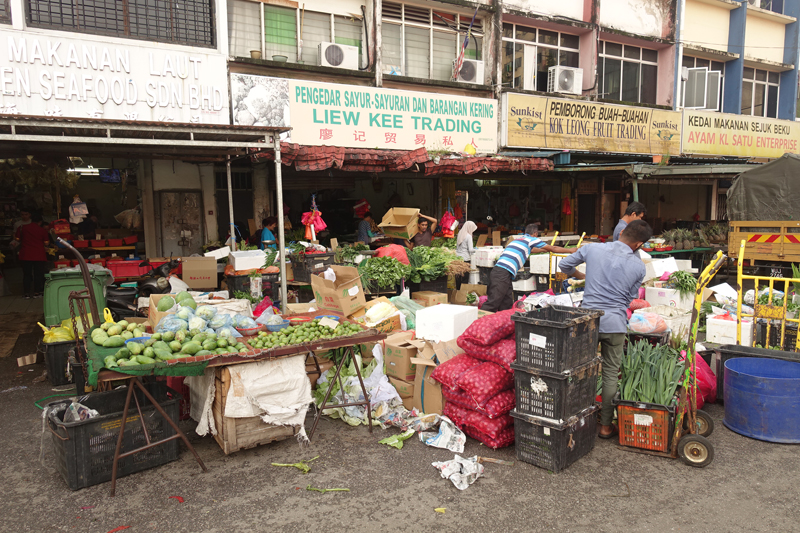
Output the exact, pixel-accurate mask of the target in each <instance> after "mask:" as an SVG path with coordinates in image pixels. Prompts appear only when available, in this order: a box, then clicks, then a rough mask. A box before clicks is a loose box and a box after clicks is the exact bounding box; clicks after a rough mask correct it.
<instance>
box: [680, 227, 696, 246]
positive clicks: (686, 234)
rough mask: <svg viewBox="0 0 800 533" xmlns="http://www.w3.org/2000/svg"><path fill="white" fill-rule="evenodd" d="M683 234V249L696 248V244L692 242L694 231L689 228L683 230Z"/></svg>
mask: <svg viewBox="0 0 800 533" xmlns="http://www.w3.org/2000/svg"><path fill="white" fill-rule="evenodd" d="M681 236H682V237H683V249H684V250H691V249H692V248H694V244H692V240H691V239H692V232H690V231H689V230H685V229H684V230H681Z"/></svg>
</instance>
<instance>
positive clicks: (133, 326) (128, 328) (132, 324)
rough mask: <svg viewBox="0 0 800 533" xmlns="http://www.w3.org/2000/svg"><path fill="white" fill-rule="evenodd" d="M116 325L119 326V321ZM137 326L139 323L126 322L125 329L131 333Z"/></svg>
mask: <svg viewBox="0 0 800 533" xmlns="http://www.w3.org/2000/svg"><path fill="white" fill-rule="evenodd" d="M117 325H118V326H121V325H122V323H121V322H120V323H118V324H117ZM138 327H139V324H136V323H131V324H128V327H126V328H125V329H127V330H128V331H130V332H131V333H133V330H135V329H136V328H138Z"/></svg>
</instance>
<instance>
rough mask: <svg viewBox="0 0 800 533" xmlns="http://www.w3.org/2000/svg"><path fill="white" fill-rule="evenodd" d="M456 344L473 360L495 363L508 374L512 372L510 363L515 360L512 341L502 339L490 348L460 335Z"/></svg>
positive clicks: (515, 346) (515, 354)
mask: <svg viewBox="0 0 800 533" xmlns="http://www.w3.org/2000/svg"><path fill="white" fill-rule="evenodd" d="M456 344H458V347H459V348H461V349H462V350H464V351H465V352H467V354H469V355H470V356H472V357H474V358H475V359H480V360H481V361H489V362H491V363H497V364H498V365H500V366H502V367H503V368H505V369H506V370H507V371H509V372H512V370H511V363H513V362H514V361H516V360H517V342H516V341H515V340H514V339H503V340H501V341H498V342H496V343H495V344H493V345H491V346H481V345H480V344H475V343H474V342H471V341H470V340H468V339H466V338H464V336H463V335H462V336H461V337H459V338H458V340H457V341H456Z"/></svg>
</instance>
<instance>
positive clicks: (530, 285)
mask: <svg viewBox="0 0 800 533" xmlns="http://www.w3.org/2000/svg"><path fill="white" fill-rule="evenodd" d="M511 285H512V286H513V288H514V290H515V291H533V290H536V276H531V277H529V278H528V279H523V280H519V281H512V282H511Z"/></svg>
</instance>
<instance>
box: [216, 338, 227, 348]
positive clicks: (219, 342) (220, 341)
mask: <svg viewBox="0 0 800 533" xmlns="http://www.w3.org/2000/svg"><path fill="white" fill-rule="evenodd" d="M217 346H219V347H220V348H227V347H228V339H226V338H224V337H223V338H221V339H217Z"/></svg>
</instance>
